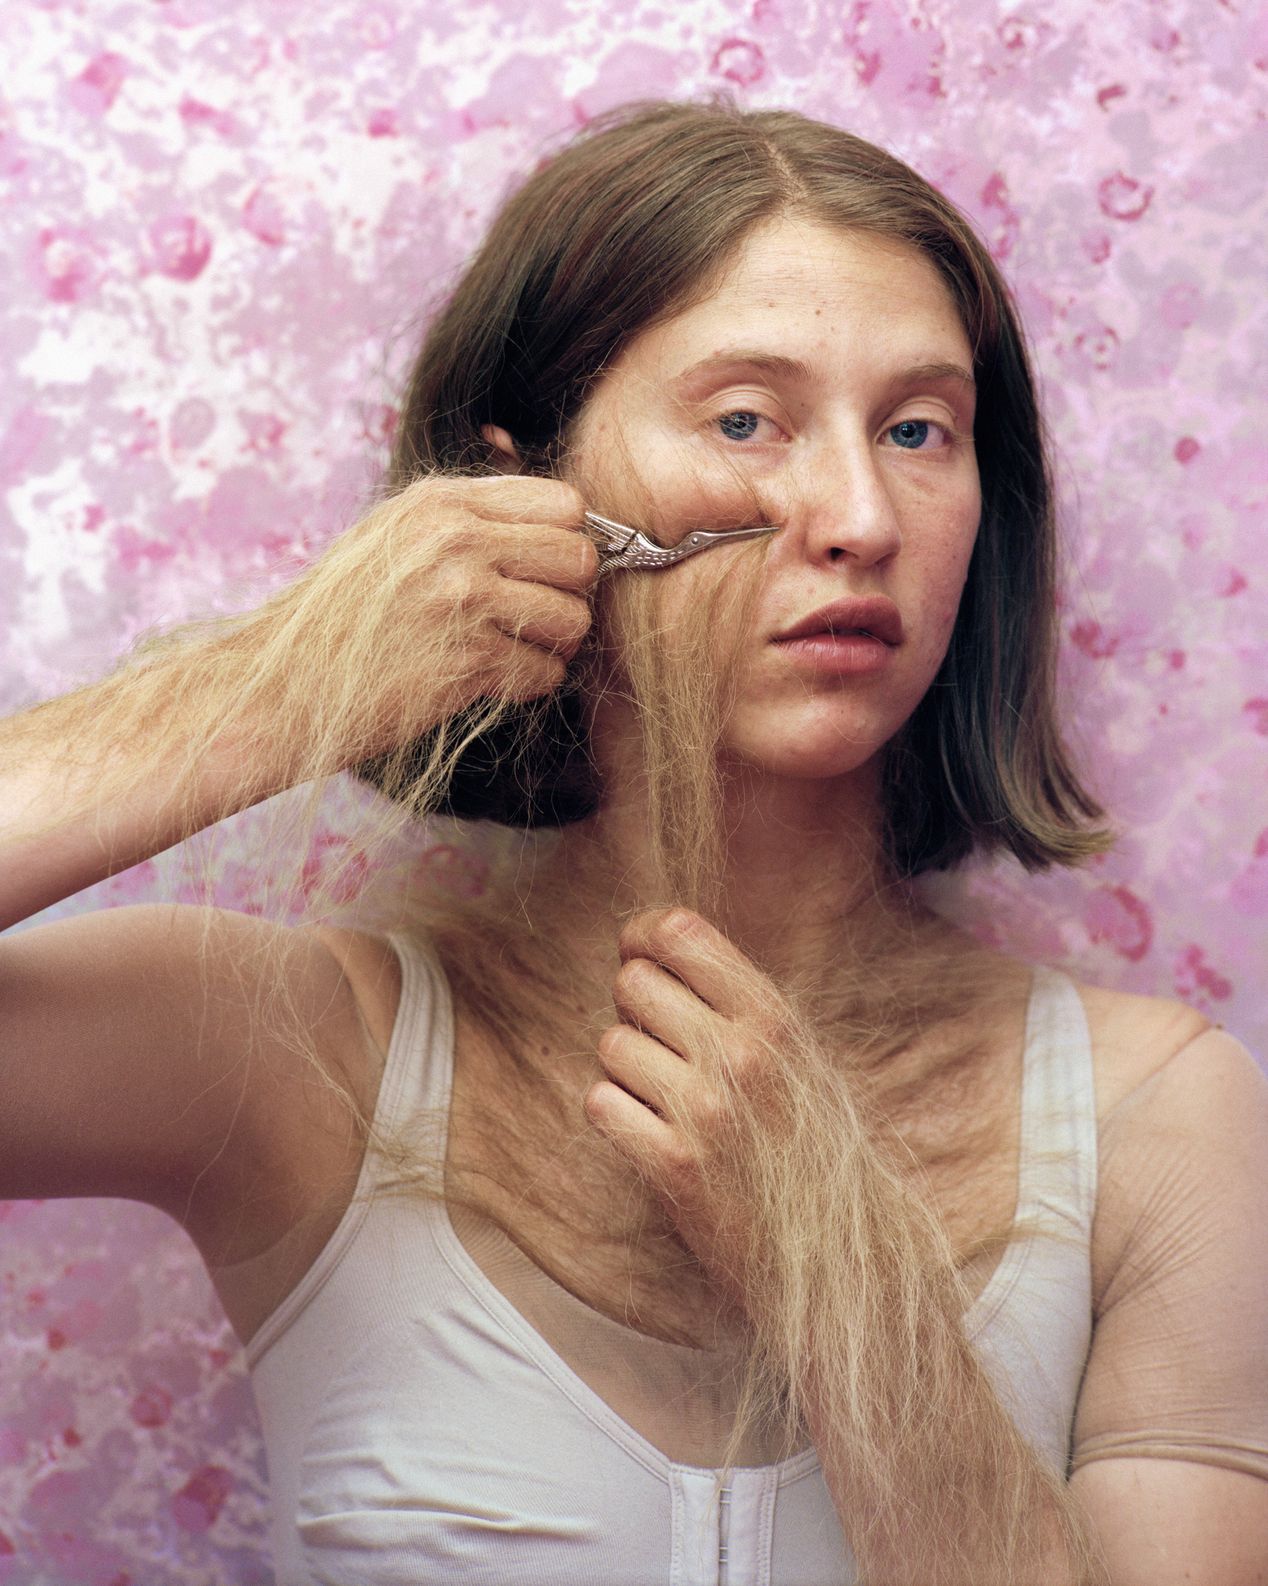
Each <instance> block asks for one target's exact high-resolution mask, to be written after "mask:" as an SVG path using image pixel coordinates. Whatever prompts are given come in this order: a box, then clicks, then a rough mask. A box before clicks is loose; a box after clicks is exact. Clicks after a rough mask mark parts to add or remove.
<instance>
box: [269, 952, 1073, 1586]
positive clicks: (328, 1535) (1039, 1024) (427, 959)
mask: <svg viewBox="0 0 1268 1586" xmlns="http://www.w3.org/2000/svg"><path fill="white" fill-rule="evenodd" d="M393 945H394V947H395V948H396V951H397V953H398V956H399V957H400V960H401V967H402V975H403V984H402V991H401V1000H400V1004H399V1009H398V1013H397V1018H396V1023H395V1026H394V1029H393V1033H392V1040H391V1045H390V1047H389V1050H388V1053H387V1063H386V1068H385V1071H384V1074H383V1078H382V1082H381V1087H380V1093H379V1099H378V1107H377V1113H376V1118H377V1122H378V1124H379V1126H380V1128H381V1129H383V1130H384V1131H385V1132H387V1133H389V1134H390V1133H391V1132H392V1131H393V1130H394V1129H395V1128H396V1127H397V1126H399V1125H402V1124H404V1123H406V1122H407V1121H408V1120H409V1118H411V1117H413V1116H414V1115H416V1114H417V1113H418V1111H419V1110H420V1109H440V1110H441V1112H442V1114H443V1115H444V1116H445V1117H447V1116H448V1105H449V1097H450V1091H451V1085H452V1076H453V1030H454V1025H453V1010H452V1005H451V1001H450V997H449V990H448V986H447V983H446V980H445V977H444V975H443V972H442V971H441V969H440V967H439V964H438V963H437V962H436V961H435V959H434V957H433V956H432V955H431V954H430V953H429V952H428V951H427V950H426V949H425V948H423V947H420V946H419V945H417V944H415V943H413V942H412V941H410V940H409V939H406V938H404V937H398V938H393ZM1094 1095H1095V1093H1094V1085H1093V1074H1092V1058H1091V1049H1090V1042H1089V1037H1088V1029H1087V1024H1086V1020H1085V1017H1084V1013H1083V1006H1082V1003H1081V1001H1080V998H1079V995H1078V993H1077V991H1076V989H1075V987H1074V985H1073V984H1072V982H1071V981H1070V980H1069V979H1067V977H1065V976H1064V975H1062V974H1060V973H1057V972H1055V971H1051V970H1046V969H1038V970H1036V971H1035V975H1034V981H1033V986H1032V991H1031V997H1030V1003H1029V1008H1028V1013H1027V1022H1026V1036H1025V1052H1024V1065H1023V1086H1022V1110H1021V1142H1020V1161H1019V1203H1018V1215H1019V1217H1022V1218H1027V1219H1029V1218H1035V1219H1037V1220H1038V1222H1039V1225H1040V1227H1041V1228H1042V1229H1043V1230H1044V1231H1046V1232H1049V1233H1054V1234H1056V1235H1058V1236H1060V1237H1058V1238H1056V1239H1050V1238H1044V1237H1038V1238H1030V1239H1027V1240H1026V1241H1024V1242H1022V1243H1019V1244H1017V1245H1014V1246H1012V1247H1010V1248H1009V1250H1008V1251H1007V1252H1006V1253H1005V1255H1004V1258H1003V1260H1002V1261H1001V1263H1000V1265H999V1266H998V1268H997V1269H996V1271H995V1273H994V1275H993V1276H992V1278H991V1280H990V1282H989V1283H988V1285H987V1287H986V1288H985V1290H984V1291H983V1292H982V1293H981V1294H980V1295H979V1297H978V1298H977V1300H976V1301H975V1302H974V1303H973V1304H972V1306H971V1307H970V1308H969V1309H968V1310H967V1311H966V1313H965V1318H964V1325H965V1332H966V1336H967V1337H968V1339H969V1341H970V1342H971V1343H972V1344H973V1346H974V1347H975V1349H976V1350H977V1352H978V1355H979V1357H980V1359H981V1360H982V1362H983V1364H984V1366H985V1368H986V1370H987V1372H988V1373H989V1375H990V1378H991V1380H992V1382H993V1384H994V1385H995V1388H996V1390H997V1392H998V1393H999V1395H1000V1397H1001V1400H1002V1402H1003V1403H1004V1404H1005V1405H1006V1406H1007V1407H1008V1408H1009V1410H1010V1412H1011V1413H1012V1414H1013V1416H1014V1418H1015V1419H1016V1422H1017V1424H1018V1426H1019V1428H1020V1429H1021V1431H1022V1432H1023V1434H1024V1435H1025V1436H1026V1437H1027V1438H1028V1439H1029V1440H1030V1441H1031V1443H1032V1444H1033V1446H1034V1447H1035V1449H1036V1450H1037V1451H1038V1452H1039V1453H1040V1454H1041V1455H1042V1457H1043V1458H1045V1459H1046V1460H1048V1461H1050V1462H1051V1464H1052V1465H1053V1466H1054V1468H1056V1469H1057V1470H1059V1471H1061V1472H1063V1473H1064V1472H1066V1471H1067V1469H1068V1466H1069V1459H1070V1440H1071V1425H1072V1417H1073V1415H1074V1409H1075V1402H1076V1396H1077V1394H1078V1390H1079V1382H1080V1378H1081V1375H1082V1373H1083V1369H1084V1364H1085V1361H1086V1358H1087V1354H1088V1346H1089V1341H1090V1337H1091V1328H1092V1288H1091V1284H1092V1278H1091V1266H1090V1255H1089V1245H1090V1233H1091V1225H1092V1215H1093V1209H1094V1207H1095V1204H1096V1176H1097V1137H1096V1110H1095V1100H1094ZM378 1171H379V1169H378V1168H377V1167H376V1163H375V1160H374V1157H373V1156H372V1155H371V1154H367V1156H366V1159H365V1161H364V1163H363V1166H362V1171H361V1179H360V1182H359V1183H358V1186H357V1191H356V1194H355V1195H354V1197H353V1199H352V1202H351V1204H350V1206H349V1208H348V1210H347V1212H346V1214H345V1215H344V1217H343V1219H342V1221H341V1223H340V1224H339V1226H338V1228H337V1229H336V1231H335V1233H334V1234H333V1236H332V1237H331V1239H330V1240H329V1242H328V1244H327V1245H326V1247H325V1249H324V1250H323V1251H322V1253H321V1255H320V1256H319V1257H318V1259H317V1260H316V1262H315V1263H314V1264H313V1266H312V1267H311V1268H310V1269H309V1271H308V1272H307V1273H306V1274H305V1275H304V1277H303V1278H302V1279H301V1280H300V1281H299V1283H298V1285H297V1286H296V1287H295V1288H294V1289H293V1290H292V1291H291V1293H290V1294H289V1295H288V1296H287V1298H286V1299H285V1301H283V1303H282V1304H281V1305H280V1306H279V1307H278V1309H277V1310H276V1311H275V1312H274V1314H273V1315H272V1316H271V1317H270V1318H269V1320H268V1321H267V1322H266V1323H265V1324H264V1325H263V1326H262V1327H261V1328H260V1329H259V1330H258V1331H257V1332H256V1334H255V1336H254V1337H253V1339H252V1340H251V1343H250V1345H249V1347H248V1350H247V1357H248V1362H249V1365H250V1367H251V1370H252V1375H253V1381H254V1387H255V1394H256V1399H257V1402H258V1405H259V1410H260V1415H261V1419H262V1422H263V1427H264V1433H265V1440H266V1445H267V1450H268V1462H269V1474H270V1479H271V1486H272V1502H273V1532H272V1536H273V1548H274V1560H275V1567H276V1571H277V1582H278V1586H422V1583H431V1582H455V1583H457V1582H461V1583H462V1586H512V1583H513V1586H705V1583H708V1586H827V1583H833V1586H841V1583H845V1586H848V1583H849V1582H850V1581H851V1580H852V1579H853V1578H854V1568H853V1560H852V1558H851V1556H850V1553H849V1549H848V1547H847V1546H846V1543H845V1540H844V1537H843V1535H842V1530H841V1526H840V1523H839V1521H838V1518H837V1515H836V1512H835V1510H834V1508H833V1504H832V1501H831V1498H830V1497H829V1495H828V1491H827V1487H826V1485H825V1483H824V1480H823V1476H822V1473H821V1470H820V1467H819V1462H818V1458H817V1456H816V1454H815V1452H814V1450H813V1449H810V1448H807V1449H806V1450H804V1451H803V1452H800V1453H795V1454H794V1455H792V1456H791V1457H790V1458H787V1459H785V1460H783V1461H782V1462H779V1463H774V1464H768V1465H754V1466H752V1467H750V1468H743V1469H738V1470H735V1471H732V1472H731V1473H730V1476H729V1479H728V1483H727V1487H726V1488H725V1489H723V1490H722V1491H721V1492H719V1490H718V1489H719V1483H718V1481H717V1480H716V1479H715V1476H716V1472H715V1471H714V1470H713V1469H711V1468H709V1467H708V1466H707V1465H700V1464H695V1463H691V1462H689V1461H683V1460H677V1459H674V1458H671V1457H669V1455H668V1454H667V1453H665V1452H664V1451H663V1450H664V1449H665V1448H672V1447H674V1446H675V1445H678V1446H680V1447H684V1448H690V1447H693V1446H697V1444H698V1443H699V1439H700V1436H701V1435H702V1434H701V1433H700V1429H699V1425H698V1424H697V1422H693V1421H692V1420H691V1417H692V1415H696V1416H699V1414H700V1405H701V1404H702V1403H707V1404H709V1405H712V1406H713V1407H714V1408H716V1406H717V1403H718V1399H717V1391H716V1389H717V1383H716V1379H717V1376H718V1358H717V1357H714V1356H711V1355H710V1354H708V1353H707V1352H704V1351H697V1350H690V1349H687V1348H685V1347H683V1346H678V1345H674V1344H668V1343H664V1342H661V1341H659V1340H656V1339H651V1338H647V1337H645V1336H644V1335H642V1334H638V1333H636V1332H633V1331H632V1330H631V1329H628V1328H624V1327H622V1326H620V1325H619V1324H618V1323H616V1322H614V1321H612V1320H610V1319H609V1318H606V1317H603V1316H600V1315H599V1314H598V1313H597V1312H594V1311H592V1310H590V1309H589V1308H588V1307H586V1306H584V1305H583V1304H582V1302H581V1301H579V1300H577V1299H576V1298H575V1297H574V1296H572V1295H570V1294H568V1293H567V1291H565V1290H563V1289H562V1288H560V1287H559V1286H558V1285H556V1284H554V1283H553V1282H552V1281H551V1280H550V1279H549V1278H548V1277H547V1276H546V1275H545V1274H544V1273H541V1272H540V1271H538V1269H536V1268H532V1269H531V1274H529V1275H525V1274H524V1273H522V1272H521V1273H520V1274H519V1278H520V1281H521V1282H526V1286H525V1287H524V1288H523V1292H524V1294H525V1296H526V1303H525V1311H527V1312H528V1313H529V1314H535V1315H536V1316H537V1318H538V1320H539V1323H540V1327H538V1326H533V1325H531V1324H530V1322H529V1320H528V1319H527V1317H526V1315H525V1314H523V1313H522V1312H521V1310H519V1309H517V1308H516V1306H515V1305H513V1304H512V1303H511V1301H510V1300H509V1299H508V1298H507V1295H506V1293H504V1292H503V1289H504V1288H510V1289H511V1291H512V1292H514V1265H515V1263H514V1259H513V1257H511V1258H509V1259H508V1261H507V1264H506V1270H507V1272H508V1273H509V1274H510V1276H509V1277H508V1278H507V1279H506V1280H505V1281H503V1280H502V1279H499V1284H495V1283H494V1281H492V1279H491V1278H490V1276H489V1275H488V1273H487V1271H486V1270H485V1268H486V1267H488V1268H489V1269H490V1270H492V1269H493V1266H494V1264H495V1263H496V1261H497V1260H498V1259H499V1258H498V1253H497V1251H496V1250H495V1249H494V1248H493V1247H492V1246H491V1245H490V1246H489V1247H488V1249H487V1251H486V1254H485V1256H484V1257H482V1261H481V1262H477V1260H476V1259H475V1258H474V1256H473V1255H472V1253H471V1249H469V1248H468V1245H467V1244H464V1242H463V1240H462V1239H460V1238H459V1236H458V1233H457V1232H456V1230H455V1226H454V1223H453V1222H452V1221H451V1220H450V1217H449V1215H448V1213H447V1211H446V1209H445V1208H444V1207H443V1206H442V1205H439V1204H437V1203H432V1202H425V1201H420V1200H418V1199H417V1198H406V1197H399V1196H385V1197H382V1198H376V1197H375V1196H374V1195H373V1194H372V1191H373V1189H374V1185H375V1175H376V1173H377V1172H378ZM467 1238H468V1241H469V1243H471V1245H472V1248H477V1245H478V1241H479V1238H480V1235H479V1234H478V1232H475V1233H473V1232H470V1231H468V1233H467ZM505 1244H506V1245H507V1246H509V1247H510V1250H511V1251H512V1252H514V1251H515V1247H514V1246H510V1242H509V1241H505ZM516 1254H518V1253H517V1252H516ZM502 1255H503V1256H506V1251H505V1250H504V1251H503V1252H502ZM520 1259H521V1261H522V1262H523V1263H524V1264H525V1265H527V1266H529V1267H531V1263H528V1262H527V1258H524V1257H521V1258H520ZM528 1279H531V1281H527V1280H528ZM529 1298H531V1301H532V1303H531V1304H529V1303H528V1299H529ZM548 1336H550V1337H553V1338H554V1339H555V1340H556V1342H558V1341H559V1340H560V1339H568V1340H570V1341H571V1342H570V1343H569V1344H568V1346H567V1352H568V1353H569V1354H570V1355H571V1356H572V1360H571V1362H570V1361H569V1360H568V1359H565V1358H564V1355H563V1354H561V1353H560V1352H559V1350H558V1349H556V1348H553V1347H552V1346H551V1344H550V1343H548V1342H547V1337H548ZM574 1367H575V1368H576V1369H574ZM609 1379H610V1381H611V1383H612V1385H613V1386H612V1390H611V1392H610V1394H609V1395H608V1397H607V1398H605V1397H604V1395H603V1394H602V1393H601V1392H599V1391H597V1387H596V1384H600V1385H601V1384H603V1383H604V1382H605V1381H607V1380H609ZM622 1383H624V1384H625V1386H624V1388H622V1387H621V1384H622ZM631 1385H634V1386H633V1387H632V1386H631ZM635 1388H637V1389H638V1390H640V1391H641V1392H642V1395H643V1398H644V1399H645V1400H647V1402H649V1403H652V1404H659V1405H661V1406H663V1407H664V1418H665V1425H664V1426H663V1427H662V1428H661V1429H660V1431H658V1432H657V1434H656V1436H655V1440H653V1439H652V1437H650V1436H648V1435H645V1432H646V1431H647V1430H648V1428H647V1426H646V1424H644V1430H643V1431H640V1430H638V1429H637V1428H636V1426H635V1425H632V1424H631V1423H630V1421H628V1420H626V1419H625V1418H623V1417H622V1416H621V1415H619V1414H618V1413H617V1412H616V1410H615V1409H614V1408H613V1404H612V1403H610V1402H608V1398H611V1399H612V1400H613V1401H614V1402H617V1403H621V1402H623V1401H628V1402H629V1403H630V1404H631V1405H633V1404H634V1403H635V1402H636V1400H637V1399H638V1397H639V1393H638V1392H636V1391H635ZM676 1407H677V1408H676ZM631 1413H633V1411H631ZM679 1413H681V1415H682V1416H683V1417H685V1418H686V1419H685V1420H684V1421H683V1424H682V1425H679V1426H675V1425H674V1424H673V1423H674V1419H675V1416H676V1415H678V1414H679ZM634 1418H635V1419H640V1417H639V1416H635V1417H634ZM693 1439H695V1442H694V1443H693ZM705 1441H706V1442H707V1441H708V1439H707V1438H706V1439H705ZM658 1445H659V1446H658Z"/></svg>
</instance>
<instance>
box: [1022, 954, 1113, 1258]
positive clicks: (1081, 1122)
mask: <svg viewBox="0 0 1268 1586" xmlns="http://www.w3.org/2000/svg"><path fill="white" fill-rule="evenodd" d="M1023 1063H1024V1066H1023V1078H1022V1115H1021V1163H1020V1172H1019V1181H1020V1182H1019V1190H1020V1199H1021V1202H1022V1204H1021V1205H1019V1207H1018V1213H1019V1215H1020V1216H1023V1217H1034V1218H1036V1219H1038V1220H1039V1221H1040V1222H1044V1223H1049V1224H1050V1223H1051V1222H1052V1221H1053V1220H1054V1218H1055V1219H1056V1220H1057V1221H1058V1222H1060V1223H1064V1224H1067V1225H1069V1224H1073V1225H1075V1226H1076V1227H1078V1228H1081V1229H1088V1228H1090V1227H1091V1222H1092V1215H1093V1211H1094V1209H1095V1206H1096V1187H1097V1183H1096V1180H1097V1154H1096V1153H1097V1128H1096V1084H1095V1076H1094V1071H1093V1066H1092V1040H1091V1034H1090V1031H1089V1029H1088V1023H1087V1015H1086V1013H1085V1012H1084V1008H1083V1001H1082V998H1081V997H1080V996H1079V992H1078V988H1077V987H1076V986H1075V984H1074V982H1073V981H1072V980H1071V979H1070V977H1069V976H1068V975H1066V974H1064V973H1063V972H1062V971H1061V970H1058V969H1050V968H1047V967H1045V966H1043V965H1039V966H1036V968H1035V971H1034V983H1033V987H1032V991H1031V997H1030V1005H1029V1008H1028V1010H1027V1015H1026V1041H1025V1054H1024V1059H1023Z"/></svg>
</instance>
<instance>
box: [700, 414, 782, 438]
mask: <svg viewBox="0 0 1268 1586" xmlns="http://www.w3.org/2000/svg"><path fill="white" fill-rule="evenodd" d="M712 422H713V423H714V424H716V425H717V426H718V429H719V430H720V431H721V433H722V434H723V435H724V436H725V437H726V439H727V440H731V441H748V440H752V438H753V436H754V435H755V434H756V433H757V427H758V425H759V424H762V423H766V424H771V425H772V426H774V420H773V419H768V418H767V417H766V415H765V414H764V413H755V412H753V410H752V409H751V408H736V409H734V410H733V411H732V412H730V413H719V414H718V415H717V416H716V417H715V418H714V419H713V420H712ZM774 427H778V426H774Z"/></svg>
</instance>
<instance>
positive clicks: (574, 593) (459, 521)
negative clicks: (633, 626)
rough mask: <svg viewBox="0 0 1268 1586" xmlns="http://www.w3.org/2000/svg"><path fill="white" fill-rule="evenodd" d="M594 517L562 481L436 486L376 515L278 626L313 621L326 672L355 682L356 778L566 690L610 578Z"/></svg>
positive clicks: (302, 584)
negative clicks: (373, 761) (365, 766)
mask: <svg viewBox="0 0 1268 1586" xmlns="http://www.w3.org/2000/svg"><path fill="white" fill-rule="evenodd" d="M584 512H585V504H584V502H583V501H582V499H581V496H580V495H579V494H578V493H577V491H576V490H575V489H574V488H573V487H572V486H571V485H569V484H565V483H563V482H562V481H560V480H554V479H536V478H528V477H523V476H513V477H512V476H506V475H500V476H497V477H495V478H474V479H473V478H467V477H462V476H457V475H446V474H432V475H427V476H424V477H422V478H419V479H417V480H415V481H413V482H412V483H411V484H409V485H407V486H406V487H405V489H404V490H402V491H400V492H399V493H398V494H396V495H394V496H392V497H390V498H389V499H387V500H385V501H383V502H381V503H379V504H378V505H377V506H375V507H374V508H373V509H372V510H371V511H370V512H369V513H367V514H366V516H365V517H364V518H363V519H362V520H361V521H360V522H359V523H357V524H356V525H355V526H354V527H353V528H351V529H350V530H348V531H347V533H345V534H344V535H342V536H341V537H340V538H339V539H338V540H337V541H335V543H334V544H333V545H332V546H330V548H329V549H328V550H327V551H326V553H325V554H324V555H323V556H322V557H321V558H320V560H319V561H318V562H317V563H315V564H314V566H313V567H312V568H311V569H310V570H309V572H308V573H307V574H306V575H304V577H303V578H301V579H300V580H299V582H298V583H297V584H296V585H294V586H292V589H291V590H290V591H287V592H285V593H284V594H283V596H282V597H280V599H279V601H278V603H277V606H276V608H275V609H276V610H277V613H278V615H279V616H282V617H283V618H284V619H285V620H287V621H290V622H293V621H295V619H296V618H299V617H300V613H301V611H302V612H303V613H304V614H305V615H306V617H307V621H303V620H301V622H300V626H301V627H303V628H307V629H308V630H309V632H308V637H309V638H310V639H312V640H316V641H318V642H317V644H316V645H315V648H314V660H315V661H317V662H318V664H324V665H333V666H336V667H346V668H348V669H349V675H350V676H355V678H356V685H357V688H358V690H359V691H360V692H361V696H362V699H363V701H364V709H363V710H359V711H358V712H357V713H356V715H357V717H358V718H359V720H358V724H357V726H356V730H355V734H352V735H351V736H352V737H353V739H354V741H349V742H348V743H347V744H346V747H345V753H344V758H345V761H346V763H347V764H349V765H351V764H355V763H357V762H359V761H360V760H363V759H367V758H369V757H370V756H372V755H378V754H383V753H387V752H389V751H390V750H392V749H394V748H396V747H398V746H399V745H401V744H403V743H406V742H409V741H411V740H412V739H413V738H415V737H417V736H418V735H420V734H421V733H424V732H426V731H427V730H428V729H429V728H431V727H434V726H436V725H437V724H438V723H439V722H441V721H443V720H445V719H446V718H447V717H450V716H453V715H455V714H456V713H457V712H458V711H460V710H462V709H464V708H465V707H467V706H469V705H471V704H473V703H474V702H475V701H476V700H478V699H481V698H486V697H496V698H501V699H510V700H516V701H519V700H528V699H533V698H536V697H538V696H541V695H544V694H549V693H551V692H552V691H553V690H554V689H556V688H558V687H559V685H560V684H561V683H562V682H563V679H564V675H565V672H566V669H567V665H568V662H569V661H570V660H571V659H572V658H573V656H574V655H575V654H576V653H577V650H578V648H579V647H580V645H581V642H582V640H583V639H584V638H585V635H586V633H587V631H588V629H589V627H590V620H591V611H590V605H589V602H588V599H587V596H588V593H589V590H590V588H591V586H592V584H593V583H594V580H595V578H596V575H597V572H598V553H597V550H596V548H595V545H594V543H593V542H592V541H591V540H590V539H589V538H588V537H587V535H586V534H585V533H584V532H582V520H583V514H584ZM332 612H333V613H337V614H338V615H337V620H335V621H334V622H333V624H332V623H330V622H328V621H327V620H326V616H325V615H323V614H324V613H325V614H329V613H332ZM303 648H305V646H304V644H303V643H302V642H301V644H300V649H301V650H302V649H303ZM350 726H351V723H350Z"/></svg>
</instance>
